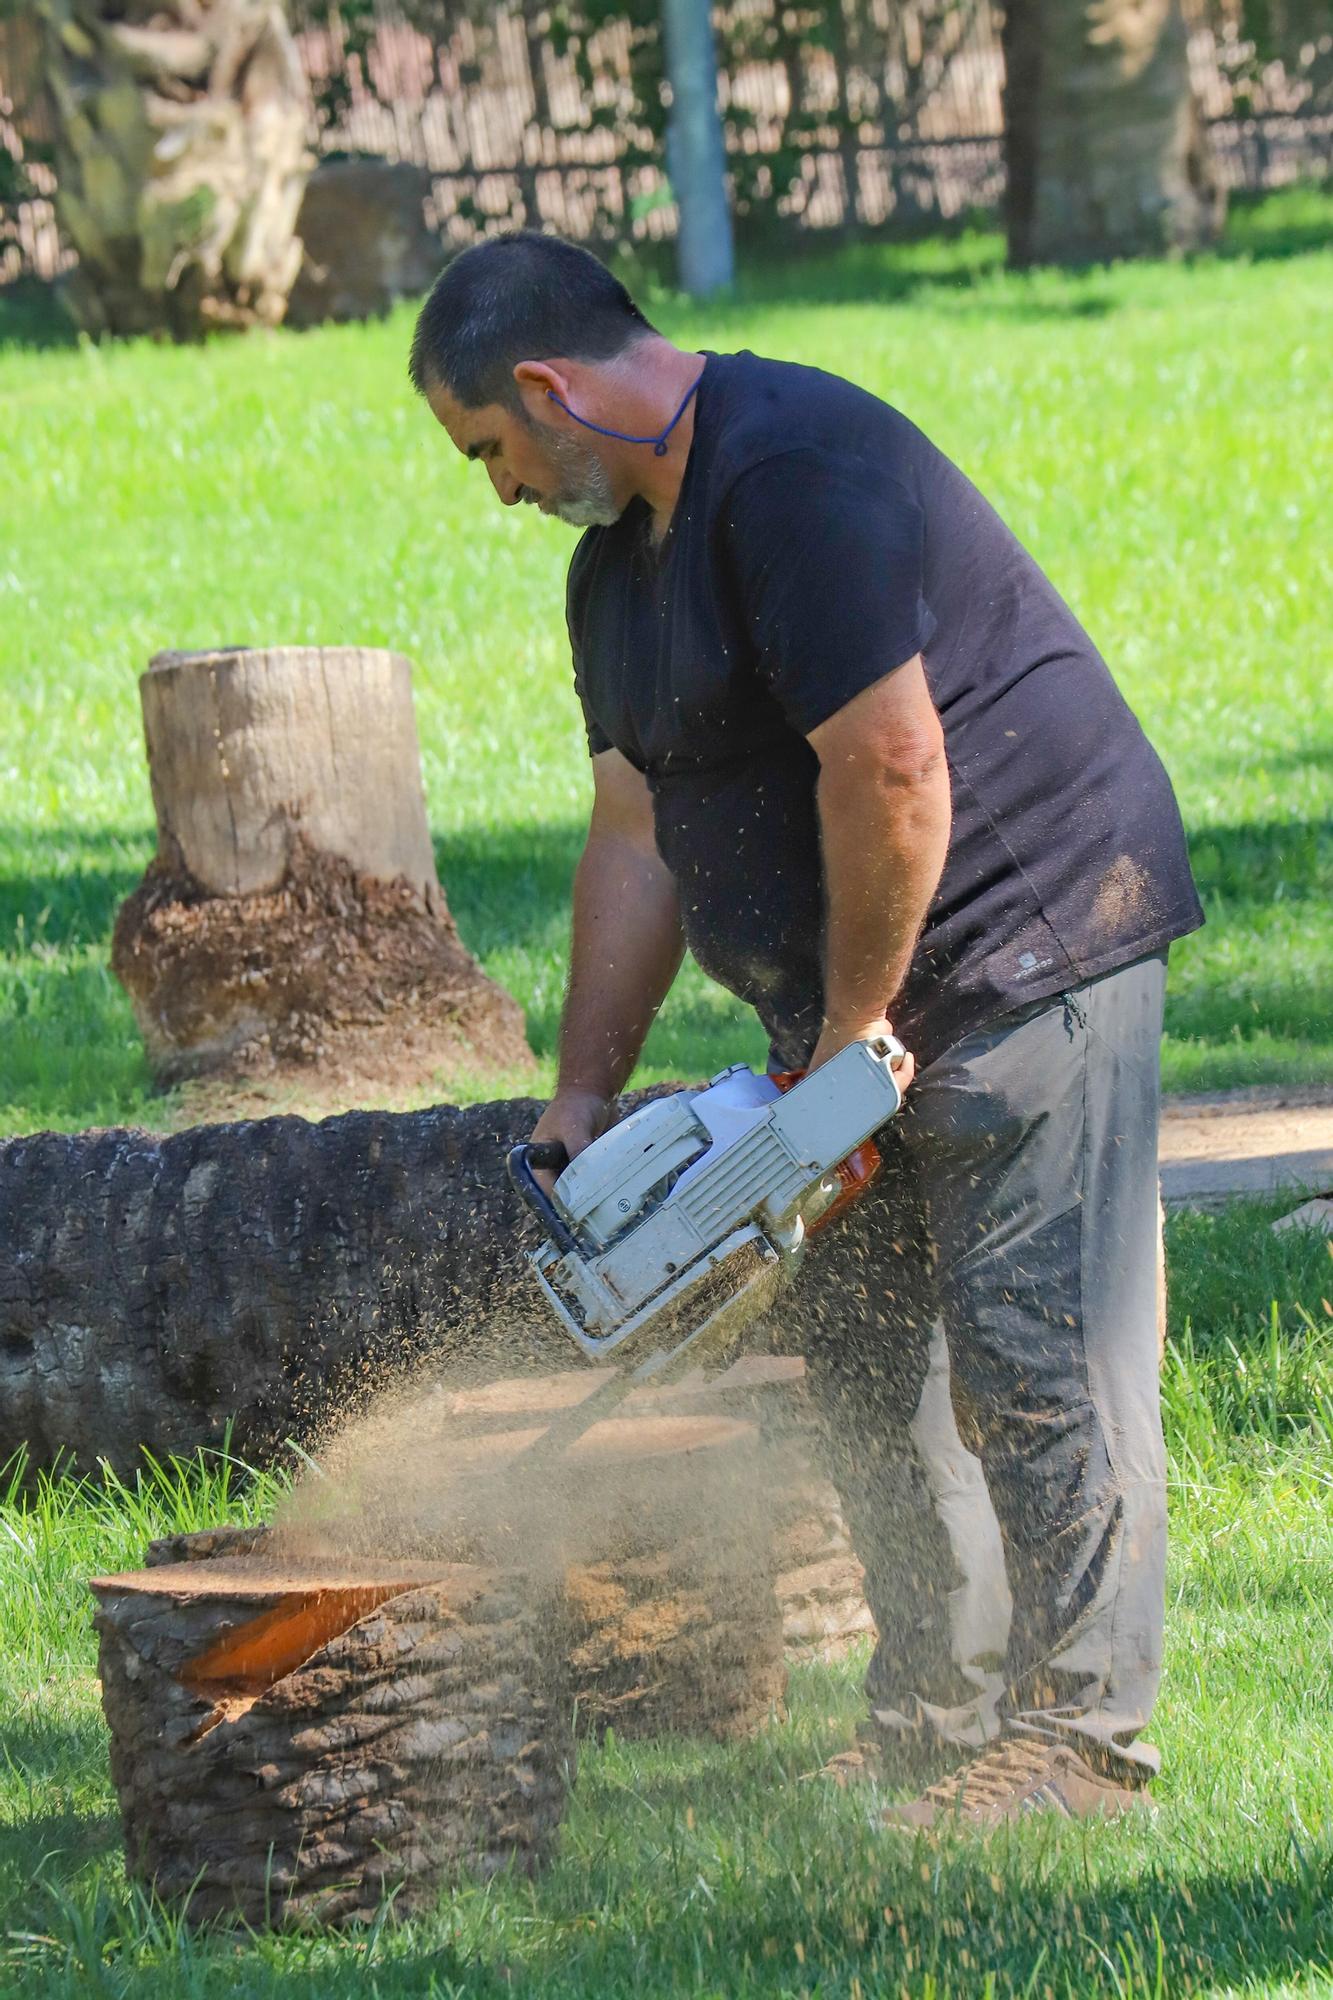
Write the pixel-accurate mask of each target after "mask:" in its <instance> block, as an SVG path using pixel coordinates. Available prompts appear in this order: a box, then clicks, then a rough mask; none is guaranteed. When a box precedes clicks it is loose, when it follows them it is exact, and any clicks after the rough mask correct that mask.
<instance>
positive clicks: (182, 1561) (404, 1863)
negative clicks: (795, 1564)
mask: <svg viewBox="0 0 1333 2000" xmlns="http://www.w3.org/2000/svg"><path fill="white" fill-rule="evenodd" d="M528 1439H529V1433H528V1432H527V1431H521V1432H506V1433H500V1434H498V1435H495V1436H491V1437H484V1438H478V1439H474V1440H473V1447H474V1458H473V1463H472V1465H471V1467H470V1468H469V1470H468V1472H467V1475H466V1477H467V1479H468V1480H481V1481H483V1482H484V1484H485V1491H486V1495H487V1507H486V1509H485V1523H486V1528H487V1532H488V1533H489V1536H490V1540H491V1542H492V1545H494V1546H501V1545H504V1544H506V1543H510V1544H513V1543H516V1542H517V1541H518V1540H519V1539H521V1540H522V1542H523V1545H524V1553H525V1555H526V1557H527V1560H526V1561H525V1563H524V1564H523V1565H522V1566H519V1565H512V1566H506V1565H501V1564H496V1563H494V1562H483V1563H457V1562H448V1561H430V1560H427V1561H420V1562H403V1561H401V1560H397V1559H393V1560H390V1559H385V1558H383V1557H375V1558H373V1559H372V1558H370V1557H368V1556H366V1555H364V1554H356V1555H353V1556H352V1557H350V1558H349V1557H348V1556H346V1555H344V1554H342V1553H335V1552H333V1551H328V1552H326V1553H325V1554H323V1555H316V1554H314V1553H312V1552H311V1551H310V1548H309V1545H308V1541H307V1543H306V1545H305V1546H302V1545H301V1544H300V1541H299V1538H295V1544H296V1552H295V1553H293V1538H292V1537H290V1536H285V1535H284V1533H283V1531H282V1529H281V1528H279V1529H275V1530H272V1531H264V1530H256V1529H240V1530H230V1531H229V1530H211V1531H207V1532H206V1533H204V1534H201V1535H193V1536H181V1537H173V1538H172V1539H171V1540H170V1541H168V1542H164V1543H158V1544H155V1545H154V1546H153V1547H152V1548H151V1549H150V1551H149V1554H148V1560H147V1563H146V1565H145V1567H144V1568H143V1569H142V1570H139V1571H131V1572H128V1573H126V1574H123V1575H120V1576H110V1577H97V1578H94V1579H93V1583H92V1589H93V1592H94V1595H95V1598H96V1600H97V1613H96V1624H97V1630H98V1635H99V1640H100V1654H99V1671H100V1673H101V1677H102V1688H103V1706H104V1709H105V1712H106V1717H107V1722H108V1725H109V1727H110V1731H111V1742H112V1775H113V1778H114V1780H115V1784H116V1789H117V1792H118V1795H119V1798H120V1803H121V1812H122V1818H123V1823H124V1831H125V1843H126V1855H127V1864H128V1867H129V1872H130V1874H131V1875H132V1876H133V1877H134V1878H135V1879H137V1880H140V1881H142V1882H144V1883H145V1884H148V1885H151V1886H152V1887H153V1888H154V1890H155V1891H156V1892H157V1894H158V1895H160V1896H161V1897H163V1899H164V1900H166V1901H167V1902H168V1903H169V1904H171V1905H172V1906H174V1907H178V1908H184V1909H187V1910H188V1911H189V1913H190V1915H191V1916H192V1917H195V1918H199V1917H212V1916H223V1915H229V1914H234V1915H237V1916H240V1917H242V1918H244V1919H245V1920H246V1921H247V1922H249V1923H252V1924H259V1923H265V1924H267V1923H293V1922H307V1921H313V1920H318V1921H325V1922H338V1921H346V1920H347V1919H349V1918H357V1917H365V1916H369V1915H371V1914H373V1912H374V1910H375V1909H376V1908H377V1907H378V1906H379V1904H380V1903H381V1901H382V1899H383V1897H384V1895H385V1894H386V1892H388V1891H390V1890H392V1891H394V1892H395V1895H396V1902H395V1907H396V1909H398V1910H399V1911H411V1910H413V1909H415V1908H419V1907H421V1905H422V1904H423V1903H424V1902H426V1901H428V1900H429V1897H430V1896H431V1895H432V1894H433V1893H434V1891H435V1890H436V1889H437V1888H438V1886H439V1884H440V1883H441V1882H442V1881H445V1880H448V1879H451V1878H452V1877H454V1876H456V1875H458V1874H460V1873H473V1874H475V1873H480V1874H482V1875H486V1874H490V1873H492V1872H494V1870H495V1869H497V1868H499V1867H503V1866H506V1865H518V1866H520V1867H524V1868H529V1867H533V1866H536V1865H537V1864H538V1863H539V1862H540V1860H541V1859H542V1858H543V1856H544V1855H545V1854H546V1852H547V1851H548V1849H549V1846H550V1842H551V1837H552V1835H553V1833H554V1830H555V1828H556V1827H557V1825H558V1824H559V1820H560V1816H561V1812H562V1810H563V1805H564V1799H565V1791H566V1786H567V1783H568V1774H569V1772H570V1769H571V1765H572V1740H571V1739H572V1731H573V1728H574V1725H575V1722H576V1720H581V1721H582V1723H583V1724H584V1725H585V1726H586V1724H587V1723H588V1722H589V1721H590V1720H591V1721H592V1722H593V1723H594V1724H604V1723H605V1722H607V1721H611V1720H614V1722H615V1723H616V1726H617V1727H618V1728H620V1729H622V1730H624V1731H625V1732H626V1733H630V1734H636V1735H643V1734H648V1733H657V1732H659V1731H663V1730H672V1731H678V1732H686V1733H692V1734H713V1735H717V1736H725V1737H731V1736H735V1735H738V1734H740V1733H742V1732H743V1731H746V1730H749V1729H753V1728H754V1727H756V1726H758V1725H759V1724H760V1723H762V1722H763V1721H764V1720H765V1719H766V1718H767V1716H768V1715H769V1714H770V1713H771V1712H772V1710H773V1709H774V1708H775V1707H776V1706H778V1705H779V1704H780V1702H781V1698H782V1692H783V1685H784V1673H785V1670H784V1666H783V1661H782V1629H781V1618H780V1616H779V1613H778V1608H777V1603H776V1599H775V1598H774V1595H773V1588H772V1563H771V1558H769V1557H767V1556H765V1555H764V1554H763V1553H762V1550H761V1547H760V1544H759V1543H758V1542H757V1541H756V1538H755V1536H754V1534H753V1531H752V1523H751V1518H750V1514H749V1509H748V1508H747V1505H746V1499H747V1496H752V1495H753V1493H754V1490H755V1477H756V1465H757V1460H758V1456H759V1454H760V1451H761V1445H760V1440H759V1437H758V1433H757V1431H756V1429H755V1428H754V1426H753V1425H748V1424H744V1423H741V1422H739V1421H737V1420H736V1419H734V1418H729V1417H725V1416H693V1417H670V1416H668V1417H661V1416H645V1417H640V1418H636V1419H617V1420H611V1421H607V1422H604V1423H601V1424H598V1425H595V1426H593V1427H591V1428H590V1429H589V1431H588V1432H587V1433H586V1434H585V1435H584V1437H583V1438H581V1439H580V1440H579V1442H578V1444H577V1445H576V1446H574V1447H572V1448H571V1450H570V1451H569V1453H568V1454H567V1455H566V1457H565V1459H564V1460H563V1462H562V1465H561V1466H560V1467H558V1468H555V1469H551V1468H546V1469H544V1472H543V1477H542V1480H541V1482H540V1486H539V1488H538V1489H537V1490H536V1491H532V1490H528V1489H527V1488H526V1487H525V1483H524V1480H523V1477H522V1467H523V1464H524V1461H525V1453H526V1451H527V1449H528ZM455 1470H456V1468H455ZM445 1491H446V1493H448V1494H450V1495H456V1494H457V1493H458V1491H459V1488H458V1486H457V1485H456V1484H453V1483H449V1484H447V1485H446V1488H445ZM324 1518H325V1526H326V1529H327V1528H329V1527H331V1526H332V1525H334V1524H333V1523H332V1522H331V1521H330V1519H329V1517H328V1516H327V1515H326V1516H325V1517H324ZM458 1520H459V1522H460V1523H461V1524H462V1527H461V1532H462V1533H463V1534H464V1536H466V1537H472V1536H475V1535H476V1534H477V1532H478V1521H477V1517H476V1514H475V1511H474V1513H473V1515H472V1516H471V1517H469V1516H467V1514H466V1513H465V1512H463V1513H460V1514H459V1516H458ZM453 1532H454V1518H453V1515H452V1510H450V1509H446V1510H445V1511H443V1512H442V1513H441V1515H440V1518H439V1520H438V1523H437V1533H438V1536H439V1539H440V1541H441V1543H442V1544H445V1543H447V1542H448V1540H449V1539H450V1537H451V1535H452V1533H453ZM576 1550H577V1551H579V1552H580V1554H581V1555H584V1556H585V1559H583V1560H574V1559H571V1558H572V1556H573V1552H574V1551H576Z"/></svg>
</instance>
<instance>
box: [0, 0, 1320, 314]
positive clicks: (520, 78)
mask: <svg viewBox="0 0 1333 2000" xmlns="http://www.w3.org/2000/svg"><path fill="white" fill-rule="evenodd" d="M1212 5H1215V0H1191V8H1192V11H1193V12H1194V15H1195V19H1194V25H1193V33H1192V37H1191V48H1190V57H1191V64H1192V68H1193V73H1194V82H1195V87H1196V89H1197V92H1198V95H1199V98H1200V101H1201V104H1202V107H1203V111H1204V115H1205V117H1206V119H1207V121H1208V123H1209V126H1210V128H1211V130H1212V134H1213V139H1214V144H1215V147H1216V150H1217V153H1218V157H1219V163H1220V168H1221V172H1222V175H1223V177H1224V179H1225V180H1226V181H1227V183H1228V184H1229V185H1230V186H1232V187H1238V188H1264V187H1272V186H1275V185H1279V184H1281V183H1282V182H1284V181H1289V180H1291V179H1294V178H1296V177H1298V176H1301V175H1308V174H1312V173H1319V172H1323V171H1327V168H1328V164H1329V155H1330V141H1331V133H1333V119H1330V117H1329V115H1328V113H1327V110H1326V109H1321V108H1320V107H1319V106H1318V105H1316V104H1315V102H1314V101H1313V97H1312V91H1311V88H1310V85H1309V82H1308V79H1306V78H1303V77H1301V76H1299V75H1297V76H1292V75H1289V74H1288V73H1287V72H1286V71H1284V70H1282V69H1281V68H1280V66H1277V65H1270V66H1269V68H1268V69H1267V70H1265V71H1263V72H1262V73H1261V74H1259V75H1258V76H1256V74H1255V67H1254V64H1253V61H1252V60H1251V59H1249V56H1248V52H1247V50H1246V47H1245V45H1244V44H1243V43H1241V42H1239V41H1238V40H1236V39H1235V37H1234V34H1232V33H1228V32H1227V31H1226V30H1225V29H1224V28H1223V27H1222V26H1221V25H1220V17H1216V16H1215V15H1214V14H1213V13H1212V12H1211V11H1210V7H1211V6H1212ZM291 14H292V19H293V24H294V26H295V28H296V31H297V34H298V38H299V42H300V46H301V50H302V55H303V58H304V61H305V66H306V69H307V73H308V75H309V77H310V81H311V90H312V103H313V106H314V111H313V115H312V140H313V142H314V143H315V144H316V146H317V147H318V148H319V150H321V151H322V152H324V153H336V152H358V153H373V154H380V155H384V156H386V157H389V158H393V159H405V160H412V161H415V162H417V163H418V164H420V165H422V166H425V167H428V168H429V169H430V170H431V173H432V178H433V188H434V206H435V220H436V222H437V223H438V226H439V229H440V232H441V236H442V239H443V240H444V241H445V242H446V243H461V242H464V241H468V240H470V239H471V238H472V237H473V236H475V235H476V234H477V233H478V232H479V231H482V230H485V229H489V228H496V227H502V226H506V225H520V224H526V225H528V226H538V227H542V226H544V227H549V228H554V229H558V230H560V231H561V232H562V233H564V234H567V235H570V236H574V237H579V238H583V239H586V240H602V241H612V240H624V239H630V240H638V239H644V238H650V239H651V238H661V237H664V236H669V235H670V234H672V233H673V231H674V228H675V213H674V209H673V207H672V203H671V196H670V188H669V184H668V181H667V178H666V173H665V167H664V160H663V146H662V126H663V121H664V110H663V106H664V90H663V83H662V77H661V66H660V49H659V46H658V37H657V35H656V32H655V29H654V27H653V25H652V20H653V16H654V14H655V9H653V8H651V7H647V6H644V5H643V4H642V0H637V4H635V0H627V4H626V8H625V11H624V12H623V13H618V12H612V11H610V10H609V9H606V8H605V7H602V8H600V9H599V10H598V18H599V22H600V24H593V23H589V24H588V25H587V26H586V27H585V29H584V30H582V31H580V30H579V29H578V27H577V17H575V21H576V25H575V27H574V28H572V29H571V27H570V25H569V22H570V15H569V13H568V11H563V12H562V13H561V15H560V16H559V18H558V20H555V19H553V18H552V16H551V14H550V13H549V12H548V11H547V8H546V6H545V5H544V4H543V0H511V4H509V5H504V6H500V7H494V8H487V9H484V10H483V9H479V8H477V7H476V6H475V5H473V6H472V7H471V8H468V7H466V6H465V5H464V4H463V3H462V0H455V4H450V0H403V4H402V6H401V7H400V5H398V4H396V0H359V4H358V6H357V8H356V10H355V11H352V9H351V8H349V9H348V13H347V18H346V20H340V19H339V17H338V15H337V14H336V13H331V12H330V11H329V9H328V8H327V7H324V6H318V5H316V4H314V0H291ZM716 19H717V23H718V39H719V50H720V54H721V57H722V76H721V94H722V103H723V111H724V116H725V121H726V131H727V145H728V153H729V158H730V163H731V169H732V177H733V190H734V199H735V206H736V210H737V217H738V223H739V227H740V229H741V231H742V232H743V233H745V232H749V233H751V234H758V233H762V232H764V231H765V230H769V231H772V230H790V229H792V228H802V229H818V230H827V229H843V228H857V229H879V228H884V227H887V228H902V227H906V226H910V225H917V224H920V223H921V222H922V221H923V220H924V221H930V220H945V221H947V220H949V219H950V218H953V217H955V216H957V215H959V214H960V213H962V212H965V211H969V210H982V211H985V210H992V209H994V208H995V207H996V205H997V204H998V202H999V199H1000V196H1001V193H1002V189H1003V167H1002V161H1001V147H1000V132H1001V101H1000V93H1001V82H1002V74H1003V66H1002V60H1001V53H1000V32H999V29H1000V13H999V7H998V4H997V0H842V4H841V5H840V6H837V7H829V6H827V5H821V4H817V0H809V4H805V5H804V6H802V5H800V4H797V5H796V6H793V5H792V4H791V0H724V4H722V5H721V6H719V7H718V9H717V12H716ZM49 139H50V129H49V113H48V111H47V109H46V107H45V104H44V100H43V95H42V91H41V78H40V63H39V57H38V42H37V36H36V32H35V29H34V27H33V25H32V23H31V22H30V21H28V20H26V19H24V18H23V17H22V16H20V17H18V18H17V19H10V20H8V21H0V171H2V170H3V168H4V164H5V161H6V159H7V158H8V159H9V160H10V161H11V162H17V163H21V164H20V165H19V166H18V169H17V171H18V172H19V173H22V174H26V177H27V183H28V185H27V186H26V188H23V187H22V186H20V187H19V189H18V191H17V194H16V192H15V189H14V187H13V185H12V183H13V181H14V179H15V170H14V168H13V167H12V166H11V171H10V182H11V186H10V190H9V200H8V202H7V203H6V199H5V194H6V189H5V183H4V181H3V180H2V179H0V279H3V278H5V277H11V276H14V275H17V274H18V273H20V272H22V271H33V272H36V273H39V274H41V275H45V276H49V275H51V274H53V273H54V272H55V271H57V270H58V269H59V268H61V266H62V264H64V263H65V262H67V261H68V256H67V253H66V251H65V250H64V248H63V246H62V244H61V241H60V237H59V233H58V230H57V228H56V224H55V215H54V209H53V207H52V202H51V196H52V193H53V190H54V180H53V176H52V174H51V170H50V168H49V166H46V165H45V164H44V163H43V160H42V152H43V149H44V146H45V145H46V144H48V143H49Z"/></svg>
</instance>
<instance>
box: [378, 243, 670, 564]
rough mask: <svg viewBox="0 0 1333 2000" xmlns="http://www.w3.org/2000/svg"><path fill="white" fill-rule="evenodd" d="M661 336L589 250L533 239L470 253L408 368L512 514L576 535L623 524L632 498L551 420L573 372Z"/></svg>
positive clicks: (444, 275) (456, 263) (438, 287)
mask: <svg viewBox="0 0 1333 2000" xmlns="http://www.w3.org/2000/svg"><path fill="white" fill-rule="evenodd" d="M653 337H654V329H653V327H652V326H650V325H649V323H648V321H647V320H646V319H645V318H644V316H643V314H642V313H641V312H640V311H639V308H638V307H637V306H636V305H635V303H634V301H633V299H632V298H631V297H630V295H629V293H628V292H627V291H626V290H625V287H624V286H623V285H622V284H621V283H620V281H619V280H618V279H617V278H614V277H613V276H612V275H611V273H610V272H609V271H608V270H607V269H606V267H605V265H603V264H601V263H599V262H598V260H597V259H596V258H595V257H593V256H591V255H590V254H589V252H588V251H586V250H580V249H578V248H577V247H576V246H575V245H574V244H572V243H564V242H562V241H561V240H560V239H559V237H555V236H538V235H536V234H534V233H532V232H530V231H522V232H519V233H516V234H511V235H505V236H495V237H491V238H490V239H488V241H486V242H485V243H478V244H476V245H474V247H473V248H472V249H470V250H464V251H463V252H462V253H461V255H459V256H457V257H455V258H454V260H453V262H452V263H450V264H448V265H447V266H446V267H445V269H444V270H443V271H442V272H441V274H440V276H439V277H438V278H437V279H436V281H435V285H434V288H433V290H432V291H431V294H430V297H429V298H428V299H427V300H426V303H425V305H424V306H423V307H422V308H421V312H420V315H419V317H418V319H417V325H416V332H415V334H414V336H413V340H412V356H411V360H410V362H409V364H408V372H409V374H410V375H411V378H412V383H413V386H414V387H415V388H416V389H417V390H418V392H419V393H420V394H421V395H423V396H424V397H425V398H426V401H427V402H428V403H429V404H430V407H431V409H432V411H433V412H434V414H435V416H436V417H437V418H438V419H439V421H440V423H441V424H443V426H444V428H445V429H446V430H447V431H448V433H449V435H450V437H451V438H452V439H453V441H454V443H455V445H456V446H457V447H458V449H459V450H460V451H461V452H464V453H465V454H466V455H467V456H468V457H469V458H480V459H481V460H482V461H483V462H484V464H485V466H486V469H487V471H488V472H489V473H490V476H491V482H492V484H493V485H494V487H495V490H496V492H497V493H498V494H499V496H500V498H501V499H502V500H503V501H505V503H506V504H507V505H512V504H513V503H514V502H515V501H517V500H526V501H530V502H532V503H533V504H534V505H536V506H539V507H540V508H541V510H542V512H543V513H548V514H555V515H558V516H559V518H560V519H561V520H563V521H568V522H569V523H570V524H571V525H572V526H574V527H580V528H582V527H590V526H593V525H597V524H600V523H605V522H610V521H614V520H616V519H618V518H619V516H620V513H621V512H622V510H623V507H624V504H625V503H624V499H623V498H620V497H618V496H617V494H616V492H615V490H614V482H613V480H612V478H611V476H610V474H609V472H608V470H607V467H606V465H605V463H604V459H603V455H602V453H601V452H599V450H598V449H597V447H596V446H595V445H593V444H591V443H589V442H586V441H585V440H584V439H583V438H581V437H578V436H576V435H575V434H574V433H573V432H572V430H571V429H570V428H569V426H568V424H564V425H560V424H558V423H555V422H552V421H550V420H549V419H548V418H547V416H546V414H545V413H546V412H547V411H548V410H549V411H552V412H553V411H554V410H555V408H556V407H557V406H556V405H555V404H554V403H553V402H552V400H551V397H552V392H554V394H555V395H557V396H561V397H562V400H564V401H568V392H569V388H570V381H569V376H570V364H573V365H574V366H575V367H578V366H579V365H581V364H597V363H608V362H615V361H617V360H618V359H619V358H620V357H621V356H622V355H624V354H626V353H627V352H628V351H629V350H630V349H631V348H633V347H634V346H636V345H637V344H638V343H639V342H640V341H643V340H645V339H652V338H653Z"/></svg>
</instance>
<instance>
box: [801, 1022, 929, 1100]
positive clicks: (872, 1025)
mask: <svg viewBox="0 0 1333 2000" xmlns="http://www.w3.org/2000/svg"><path fill="white" fill-rule="evenodd" d="M892 1033H893V1028H892V1026H891V1025H890V1023H889V1022H888V1021H886V1020H885V1019H884V1017H883V1015H880V1017H879V1018H878V1019H877V1020H874V1021H860V1022H856V1023H852V1024H849V1025H847V1026H842V1025H839V1024H836V1023H834V1022H832V1021H826V1022H825V1023H824V1031H823V1033H822V1034H821V1035H820V1037H819V1040H818V1042H817V1043H816V1045H815V1052H814V1054H813V1055H812V1056H811V1058H810V1064H809V1068H808V1069H807V1070H806V1075H807V1076H809V1075H811V1074H812V1073H813V1071H815V1070H817V1069H818V1068H819V1065H820V1064H821V1063H826V1062H827V1061H828V1060H829V1057H830V1056H836V1055H837V1054H838V1053H839V1051H840V1050H842V1049H846V1048H850V1046H851V1044H852V1043H853V1042H873V1041H874V1039H875V1037H876V1036H877V1035H891V1034H892ZM893 1074H894V1076H895V1078H896V1079H897V1083H898V1088H899V1090H906V1089H907V1086H908V1084H909V1083H910V1082H911V1081H912V1078H913V1076H914V1075H915V1074H916V1061H915V1059H914V1057H913V1056H912V1055H911V1054H910V1052H909V1053H908V1054H907V1055H905V1056H904V1057H903V1061H902V1067H901V1069H896V1070H895V1071H894V1072H893Z"/></svg>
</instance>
